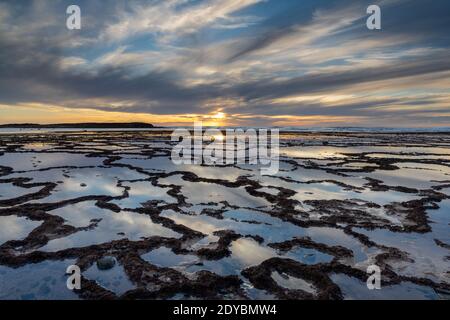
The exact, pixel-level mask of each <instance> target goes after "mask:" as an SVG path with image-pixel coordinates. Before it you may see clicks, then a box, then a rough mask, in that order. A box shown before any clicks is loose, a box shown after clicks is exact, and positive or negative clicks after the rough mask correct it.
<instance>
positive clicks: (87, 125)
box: [0, 122, 155, 129]
mask: <svg viewBox="0 0 450 320" xmlns="http://www.w3.org/2000/svg"><path fill="white" fill-rule="evenodd" d="M0 128H25V129H60V128H66V129H150V128H155V126H154V125H152V124H150V123H145V122H108V123H105V122H82V123H55V124H36V123H14V124H2V125H0Z"/></svg>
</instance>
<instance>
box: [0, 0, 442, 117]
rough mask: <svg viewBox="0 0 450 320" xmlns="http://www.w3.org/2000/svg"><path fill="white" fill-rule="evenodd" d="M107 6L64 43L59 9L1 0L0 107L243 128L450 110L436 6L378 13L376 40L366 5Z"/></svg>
mask: <svg viewBox="0 0 450 320" xmlns="http://www.w3.org/2000/svg"><path fill="white" fill-rule="evenodd" d="M103 3H104V5H103V6H102V5H101V3H100V2H98V1H81V2H80V5H81V7H82V14H83V19H85V20H84V22H83V26H86V29H84V30H83V29H82V30H81V31H80V32H72V31H69V30H67V29H66V28H65V21H64V19H62V18H61V12H63V13H64V12H65V10H64V7H65V5H66V4H67V5H68V4H69V1H63V0H61V1H58V2H54V1H25V2H20V3H19V2H17V3H11V2H5V1H0V92H1V94H0V104H2V105H9V106H11V107H14V106H15V105H17V106H19V105H45V104H47V105H52V106H58V107H61V108H67V109H68V110H76V109H77V110H81V109H83V110H84V109H91V110H98V111H99V112H107V111H111V112H122V113H127V114H152V115H167V116H171V115H173V116H174V117H175V115H176V117H177V118H180V117H181V115H183V114H186V115H191V114H210V113H213V112H215V111H217V110H222V111H223V112H225V113H227V114H229V115H230V119H233V121H234V123H241V121H240V120H239V117H242V123H244V122H245V123H247V124H248V123H249V122H251V121H252V119H253V121H254V122H255V123H269V122H270V121H271V120H270V119H272V121H273V123H274V124H279V123H289V124H293V123H295V122H296V121H297V122H298V123H299V124H303V123H307V124H310V123H312V122H313V121H317V119H322V121H326V119H329V120H330V121H329V122H327V123H340V122H341V120H343V119H344V118H345V117H347V118H348V119H352V121H355V122H357V121H361V123H368V122H367V119H368V118H371V117H372V118H373V119H379V120H380V121H387V119H389V116H393V115H400V114H401V115H402V116H403V117H404V118H405V119H409V120H411V119H412V120H414V119H416V120H417V121H416V120H414V121H412V120H411V122H412V123H418V122H419V120H418V118H417V115H419V114H421V113H427V114H430V116H428V118H429V119H430V121H434V120H435V121H436V123H442V121H440V120H439V119H438V117H437V116H436V117H435V118H433V117H432V116H431V115H437V114H442V112H443V111H444V110H445V108H448V106H449V101H450V98H449V96H450V92H449V90H448V88H449V87H450V83H449V82H450V81H449V80H448V78H449V74H450V61H449V59H448V47H449V44H450V39H449V38H448V35H445V32H444V31H443V30H448V27H450V21H449V18H448V16H447V15H445V14H444V13H443V12H445V10H444V9H445V8H449V7H450V5H449V4H448V3H446V2H442V1H440V0H437V1H436V6H426V5H425V4H424V3H423V2H419V1H416V0H403V1H384V2H380V4H381V5H384V6H385V7H383V10H384V11H383V17H384V16H386V18H385V20H383V30H382V32H372V31H368V30H367V29H366V28H365V21H364V17H365V8H364V6H365V3H364V2H361V1H353V0H347V1H344V2H342V1H339V2H337V1H334V2H329V1H305V2H302V3H298V2H289V1H287V2H283V3H280V2H276V1H259V0H243V1H238V0H227V1H218V0H217V1H216V0H206V1H187V0H169V1H153V2H148V1H119V2H112V1H106V2H103ZM278 6H279V7H278ZM429 7H432V8H429ZM102 8H103V9H102ZM292 8H297V9H299V10H298V11H293V9H292ZM302 8H303V9H304V10H300V9H302ZM407 9H408V10H407ZM409 10H411V11H409ZM272 11H273V12H275V13H272ZM423 13H426V14H428V13H433V14H434V16H433V17H429V16H428V15H426V16H425V15H423ZM392 17H395V18H396V19H393V18H392ZM406 22H408V23H406ZM425 22H426V25H425ZM433 26H434V27H435V28H433ZM421 27H423V28H422V29H421ZM5 110H6V109H5ZM428 111H430V112H428ZM431 111H432V112H431ZM5 112H6V111H5ZM43 112H44V111H43ZM233 115H235V116H233ZM280 117H281V118H280ZM300 117H309V118H308V119H309V120H308V121H306V120H305V121H301V120H300ZM321 117H322V118H321ZM324 117H326V119H325V118H324ZM304 119H306V118H304ZM369 123H370V121H369Z"/></svg>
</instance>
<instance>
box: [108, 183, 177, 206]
mask: <svg viewBox="0 0 450 320" xmlns="http://www.w3.org/2000/svg"><path fill="white" fill-rule="evenodd" d="M122 185H123V186H127V187H130V190H129V191H128V197H127V198H124V199H120V200H113V201H111V203H115V204H117V205H118V206H119V207H121V208H132V209H134V208H138V207H140V206H141V204H142V203H145V202H148V201H152V200H158V201H165V202H167V203H175V202H176V199H175V198H173V197H171V196H169V195H168V194H167V191H169V190H170V188H161V187H157V186H154V185H152V183H151V182H149V181H140V182H133V183H130V182H126V183H122Z"/></svg>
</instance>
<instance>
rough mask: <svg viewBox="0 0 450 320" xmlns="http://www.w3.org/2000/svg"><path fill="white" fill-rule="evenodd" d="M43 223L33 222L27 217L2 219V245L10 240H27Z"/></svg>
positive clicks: (0, 239) (0, 218)
mask: <svg viewBox="0 0 450 320" xmlns="http://www.w3.org/2000/svg"><path fill="white" fill-rule="evenodd" d="M41 223H42V222H41V221H32V220H29V219H27V218H25V217H17V216H4V217H0V230H1V232H0V245H1V244H3V243H4V242H6V241H9V240H21V239H23V238H25V237H26V236H28V234H29V233H30V232H31V231H33V229H35V228H37V227H38V226H39V225H40V224H41Z"/></svg>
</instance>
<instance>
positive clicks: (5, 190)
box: [0, 183, 43, 201]
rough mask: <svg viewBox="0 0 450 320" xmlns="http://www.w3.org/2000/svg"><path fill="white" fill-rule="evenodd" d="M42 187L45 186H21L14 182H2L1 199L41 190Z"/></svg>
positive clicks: (0, 185)
mask: <svg viewBox="0 0 450 320" xmlns="http://www.w3.org/2000/svg"><path fill="white" fill-rule="evenodd" d="M41 188H43V187H33V188H21V187H18V186H15V185H13V184H12V183H0V201H3V200H7V199H14V198H18V197H21V196H24V195H27V194H31V193H35V192H38V191H39V190H41Z"/></svg>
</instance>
